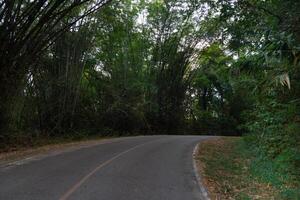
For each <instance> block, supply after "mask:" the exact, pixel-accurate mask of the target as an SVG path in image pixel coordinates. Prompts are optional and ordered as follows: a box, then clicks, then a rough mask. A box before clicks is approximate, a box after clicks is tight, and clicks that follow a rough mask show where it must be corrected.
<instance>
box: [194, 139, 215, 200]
mask: <svg viewBox="0 0 300 200" xmlns="http://www.w3.org/2000/svg"><path fill="white" fill-rule="evenodd" d="M199 145H200V143H197V144H196V146H195V147H194V150H193V167H194V172H195V176H196V179H197V183H198V186H199V188H200V191H201V195H202V197H203V198H204V199H203V200H211V199H210V198H209V196H208V192H207V190H206V189H205V187H204V185H203V183H202V178H201V175H200V173H199V171H198V168H197V161H196V155H197V153H198V151H199Z"/></svg>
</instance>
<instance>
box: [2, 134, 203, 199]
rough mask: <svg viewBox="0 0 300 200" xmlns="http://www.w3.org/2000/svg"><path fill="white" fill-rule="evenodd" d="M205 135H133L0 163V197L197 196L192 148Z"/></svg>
mask: <svg viewBox="0 0 300 200" xmlns="http://www.w3.org/2000/svg"><path fill="white" fill-rule="evenodd" d="M205 138H207V137H205V136H138V137H128V138H119V139H111V140H106V142H103V143H100V144H97V145H91V146H88V147H82V148H78V149H73V150H69V151H64V152H60V153H52V154H51V152H49V153H48V154H47V155H43V156H36V157H31V158H27V159H23V160H21V161H18V162H14V163H11V164H10V165H5V166H0V199H1V200H2V199H3V200H10V199H21V200H27V199H28V200H35V199H36V200H47V199H57V200H66V199H75V200H77V199H81V200H89V199H93V200H96V199H97V200H98V199H99V200H199V199H203V198H202V194H201V192H200V189H199V186H198V183H197V181H196V176H195V172H194V169H193V160H192V152H193V149H194V147H195V145H196V144H197V143H198V142H199V141H201V140H203V139H205Z"/></svg>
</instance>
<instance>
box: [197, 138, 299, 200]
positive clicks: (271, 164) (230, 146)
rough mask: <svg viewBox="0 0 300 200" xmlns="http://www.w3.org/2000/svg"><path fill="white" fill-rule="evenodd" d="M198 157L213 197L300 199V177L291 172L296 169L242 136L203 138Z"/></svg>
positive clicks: (239, 199)
mask: <svg viewBox="0 0 300 200" xmlns="http://www.w3.org/2000/svg"><path fill="white" fill-rule="evenodd" d="M198 159H199V160H200V161H201V163H202V164H200V168H202V170H201V171H202V174H203V176H204V182H205V184H206V186H207V188H209V191H210V193H211V194H212V199H217V198H219V199H238V200H248V199H276V200H277V199H278V200H299V199H300V192H299V181H300V180H298V179H297V178H295V177H294V176H291V175H290V174H295V173H294V172H291V171H288V169H289V168H285V163H284V162H282V160H271V159H267V157H266V156H264V155H262V154H260V153H259V152H258V151H257V149H256V148H254V147H250V146H248V145H246V142H245V141H244V140H243V139H242V138H232V137H230V138H221V139H217V140H208V141H206V142H203V143H202V144H201V145H200V148H199V155H198ZM283 160H284V159H283ZM279 169H280V170H279ZM296 174H297V173H296Z"/></svg>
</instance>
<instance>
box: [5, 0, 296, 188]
mask: <svg viewBox="0 0 300 200" xmlns="http://www.w3.org/2000/svg"><path fill="white" fill-rule="evenodd" d="M299 9H300V2H299V1H295V0H266V1H259V0H214V1H209V0H207V1H206V0H201V1H200V0H199V1H198V0H168V1H163V0H140V1H130V0H124V1H112V2H110V1H106V0H101V1H98V0H97V1H86V0H85V1H44V0H43V1H42V0H41V1H10V0H9V1H8V0H2V1H0V41H1V42H0V48H1V52H0V67H1V68H0V70H1V71H0V89H1V98H0V126H1V132H0V144H1V147H7V146H10V145H12V144H15V143H18V142H20V143H30V141H32V140H34V139H35V138H40V137H53V136H64V135H72V136H76V135H80V134H82V133H84V134H102V135H108V134H161V133H166V134H222V135H241V134H244V135H246V139H247V143H248V144H250V145H252V147H253V149H256V151H257V153H259V154H260V155H261V156H260V157H261V159H267V160H271V161H272V162H273V161H274V162H273V164H274V168H275V170H277V171H278V172H280V173H281V174H287V175H288V176H287V177H288V178H284V180H283V179H282V180H281V181H291V180H293V181H294V182H295V184H296V182H297V180H299V176H300V174H299V170H297V169H299V168H300V166H299V163H300V155H299V151H300V147H299V141H300V140H299V137H300V134H299V131H300V116H299V113H300V82H299V79H300V64H299V63H300V17H299V16H300V15H299ZM294 182H293V183H294ZM298 184H299V182H298Z"/></svg>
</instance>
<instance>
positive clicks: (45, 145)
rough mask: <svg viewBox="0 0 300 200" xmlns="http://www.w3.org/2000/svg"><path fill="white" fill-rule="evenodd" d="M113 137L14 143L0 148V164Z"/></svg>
mask: <svg viewBox="0 0 300 200" xmlns="http://www.w3.org/2000/svg"><path fill="white" fill-rule="evenodd" d="M115 137H118V136H117V135H116V136H113V135H111V136H102V135H84V136H81V137H74V136H69V137H68V136H64V137H49V138H47V137H41V138H33V139H31V140H30V141H27V143H24V142H23V143H14V144H9V145H6V148H0V164H1V163H3V162H7V161H13V160H18V159H22V158H23V157H27V156H32V155H36V154H40V153H45V152H48V151H49V150H63V149H66V148H75V147H81V146H87V145H88V146H89V145H94V144H98V143H101V142H102V141H103V140H105V139H110V138H115Z"/></svg>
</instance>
